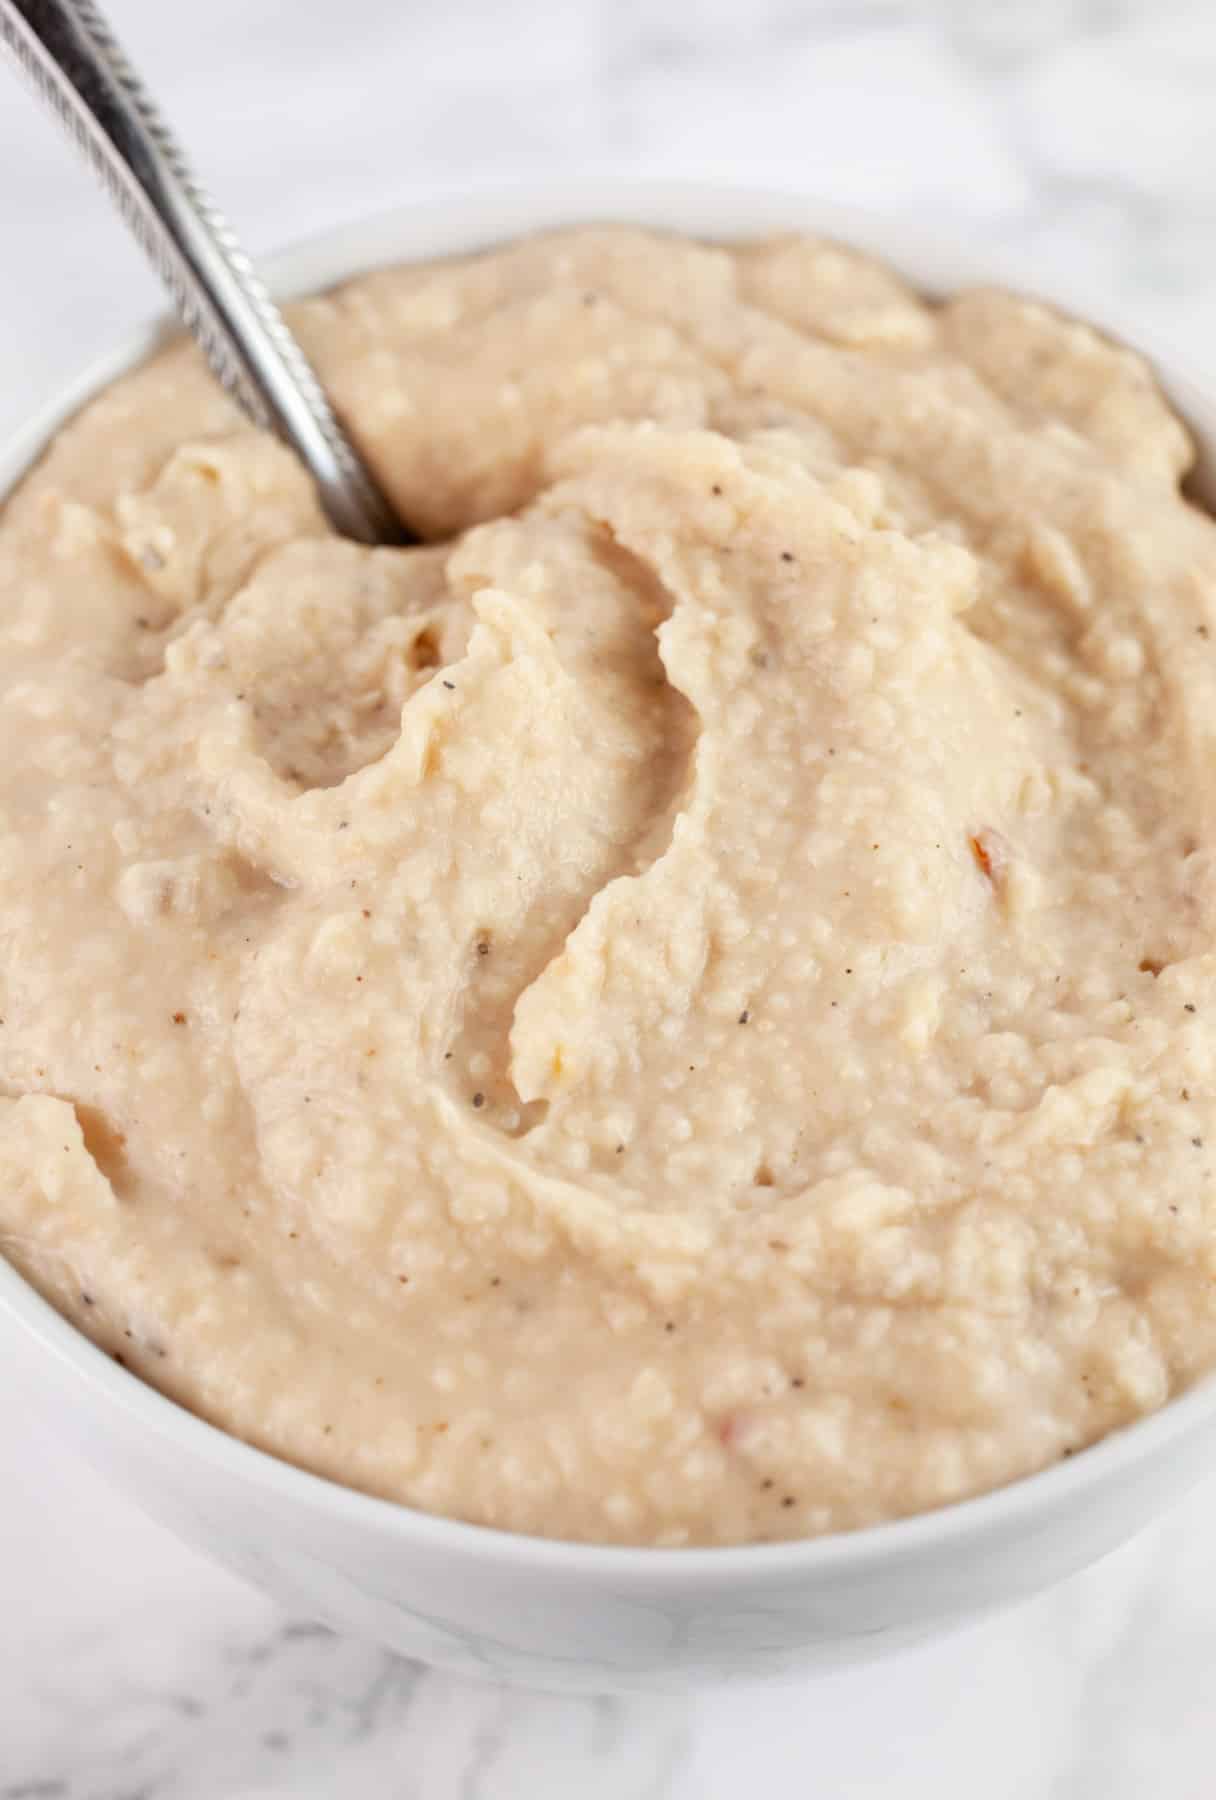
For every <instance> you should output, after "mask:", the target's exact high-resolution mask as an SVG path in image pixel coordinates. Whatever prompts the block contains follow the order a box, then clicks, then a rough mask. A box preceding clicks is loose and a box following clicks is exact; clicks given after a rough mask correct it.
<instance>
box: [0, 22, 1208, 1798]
mask: <svg viewBox="0 0 1216 1800" xmlns="http://www.w3.org/2000/svg"><path fill="white" fill-rule="evenodd" d="M110 10H111V13H112V16H113V17H114V20H115V22H116V24H117V25H118V26H119V28H120V29H121V31H122V32H123V33H124V35H125V37H126V40H127V43H128V46H129V48H131V49H132V51H133V52H134V53H135V56H136V60H137V61H138V62H139V63H140V64H141V65H142V66H143V68H144V69H145V71H146V73H147V74H148V75H149V76H150V77H151V78H152V80H153V83H154V85H155V86H156V87H158V88H159V90H160V91H161V92H162V93H163V95H164V96H165V98H166V101H167V104H168V105H169V107H170V110H171V111H172V113H173V115H174V116H175V117H176V118H177V119H178V120H179V122H180V126H181V130H182V132H183V135H184V136H185V137H186V139H187V141H188V142H189V143H190V144H191V145H192V146H193V147H194V149H195V151H196V154H197V160H198V162H199V164H200V166H201V168H202V170H203V172H204V174H205V176H206V177H207V179H208V180H209V182H210V184H211V185H212V187H213V188H214V190H215V191H216V193H217V194H218V195H220V196H221V197H222V199H223V201H224V203H225V204H226V206H227V207H228V209H229V211H230V212H231V213H232V215H233V217H234V219H235V221H236V223H237V224H238V226H239V227H240V228H241V229H242V231H243V232H244V233H245V234H246V235H247V237H248V239H249V241H250V243H251V244H252V245H253V247H254V248H265V247H269V246H270V245H272V244H273V243H276V242H282V241H284V240H286V239H290V238H292V237H293V236H299V235H301V234H303V233H305V232H307V231H311V230H313V229H318V228H321V227H323V226H325V225H328V224H331V223H333V222H336V221H337V220H339V219H341V218H343V217H348V216H351V215H353V214H355V213H357V212H367V211H371V210H374V209H375V208H377V207H380V206H386V205H389V204H391V203H393V202H395V201H398V200H401V199H405V198H408V197H410V196H412V195H419V194H423V193H426V192H429V191H433V190H434V189H435V188H436V187H438V186H439V185H441V184H448V185H453V186H470V185H475V184H476V183H478V182H479V181H484V180H486V179H487V178H488V177H490V176H492V177H493V178H494V179H496V180H503V179H511V178H514V177H519V178H523V179H527V178H529V177H543V176H545V175H546V174H552V173H554V172H555V171H557V170H560V171H561V172H563V173H566V174H569V173H571V172H574V171H578V170H586V171H597V172H615V173H632V174H640V173H647V174H667V175H673V174H678V175H687V176H698V175H700V176H710V177H717V178H723V177H726V178H732V179H736V180H740V181H748V180H750V181H766V180H767V181H774V182H777V183H780V184H781V185H785V186H789V185H802V186H805V187H807V188H809V189H813V190H816V191H820V192H823V193H825V194H830V195H835V196H837V197H840V198H844V199H847V200H850V201H854V202H860V203H863V204H866V205H869V206H872V207H875V208H878V209H889V210H892V211H897V212H903V211H906V210H907V209H909V208H911V207H933V208H935V209H939V210H940V211H941V212H942V213H943V214H953V215H955V217H956V218H957V217H959V216H962V217H963V218H965V219H966V220H967V222H968V223H967V228H968V229H969V230H970V231H972V232H974V233H975V234H976V235H981V236H982V235H986V236H987V237H989V238H991V239H992V240H993V241H997V240H999V241H1000V242H1002V243H1003V244H1004V245H1005V246H1006V247H1007V248H1009V247H1012V248H1014V249H1016V250H1018V251H1020V252H1021V253H1022V254H1023V255H1024V256H1025V258H1026V260H1027V267H1028V268H1030V267H1032V266H1033V264H1034V262H1035V260H1036V259H1044V258H1046V259H1050V261H1051V262H1052V264H1053V265H1054V266H1055V267H1061V268H1064V269H1066V270H1068V271H1069V272H1070V273H1072V274H1074V275H1081V276H1084V277H1085V278H1087V280H1088V281H1090V282H1091V283H1097V284H1099V285H1101V286H1102V287H1103V288H1105V289H1107V290H1109V291H1110V292H1111V293H1112V294H1114V295H1115V296H1116V297H1117V298H1118V299H1119V300H1120V301H1121V302H1122V303H1123V304H1124V305H1129V306H1134V307H1135V308H1137V309H1138V310H1139V312H1140V313H1141V314H1142V315H1143V317H1144V318H1145V320H1146V322H1148V323H1149V324H1151V325H1152V326H1154V327H1156V328H1157V329H1159V330H1162V331H1165V332H1167V333H1169V334H1171V335H1173V336H1174V337H1176V338H1177V339H1178V340H1179V341H1180V342H1182V343H1183V344H1184V345H1187V344H1189V345H1190V346H1191V347H1192V348H1199V347H1200V346H1206V343H1207V338H1208V335H1209V331H1210V327H1211V324H1212V322H1213V321H1216V174H1213V169H1214V168H1216V156H1214V155H1213V152H1214V151H1216V114H1214V113H1213V110H1212V107H1211V104H1210V96H1211V92H1212V85H1213V78H1214V77H1216V10H1214V9H1213V8H1212V7H1211V4H1210V0H1013V3H1012V4H1010V3H1007V0H749V3H748V4H746V5H744V4H740V3H739V0H667V4H664V5H658V4H655V5H648V4H646V0H599V3H596V0H532V3H531V4H529V3H527V0H520V3H519V4H517V5H512V6H511V7H510V8H508V7H507V6H506V5H505V3H503V0H446V4H445V5H443V6H422V5H411V6H402V5H401V4H400V3H399V0H347V3H346V4H345V5H343V6H334V5H331V4H326V3H324V0H294V4H291V5H288V4H285V3H284V0H210V4H209V5H208V6H207V7H206V8H181V7H176V6H169V5H165V4H164V3H163V0H160V3H159V4H158V0H111V7H110ZM508 12H509V15H510V19H509V24H508V23H507V16H508ZM0 219H2V220H3V223H4V230H5V238H4V254H3V258H2V259H0V268H2V271H3V274H2V277H0V434H2V433H3V432H4V431H5V430H6V429H8V428H9V427H11V426H12V425H13V424H15V423H16V422H17V421H18V419H19V418H20V417H21V416H22V414H23V413H24V412H26V411H28V409H29V408H30V407H31V406H32V405H34V404H36V403H37V402H38V401H39V400H40V399H41V398H43V397H45V396H47V395H49V394H50V393H51V392H52V391H53V390H54V387H55V386H56V384H58V383H59V382H61V381H62V379H63V376H64V374H65V373H68V372H70V371H72V370H73V369H74V368H76V367H77V366H78V365H80V364H81V363H82V362H84V361H86V360H87V359H88V357H89V356H90V355H91V354H92V353H93V352H94V351H96V350H99V349H101V348H103V347H104V346H105V345H106V344H107V343H108V342H110V341H111V340H112V339H113V337H114V336H115V334H116V333H117V332H119V331H121V330H122V329H124V328H125V326H126V325H127V324H128V323H129V322H130V321H131V319H132V318H133V317H136V316H139V315H141V314H143V313H146V312H147V311H149V310H150V309H151V308H152V307H154V306H155V304H156V302H157V295H156V290H155V287H154V284H153V282H152V280H151V278H150V276H148V275H147V274H146V272H145V271H144V269H143V268H142V266H141V265H140V263H139V261H138V259H137V257H136V256H135V254H134V252H133V251H131V250H130V249H129V248H128V246H127V244H126V243H125V241H124V240H123V238H122V236H121V234H120V233H119V231H118V230H117V228H116V227H115V225H114V224H113V222H112V221H111V219H110V218H109V217H108V215H107V213H106V211H105V209H104V207H103V206H102V205H101V204H100V202H98V201H97V200H96V199H95V196H94V192H93V189H92V186H91V184H90V182H89V179H88V178H87V177H86V176H85V175H84V174H83V173H82V172H81V171H80V170H78V168H77V167H76V166H75V164H74V162H73V160H72V158H71V156H70V154H69V152H68V150H67V148H66V146H65V145H64V144H62V143H61V142H60V141H59V139H58V137H57V136H55V135H54V134H53V133H52V132H51V131H50V130H49V129H48V128H47V127H46V126H44V124H43V121H42V120H41V119H40V118H39V116H38V115H37V113H36V111H35V109H34V106H33V104H32V102H29V101H27V100H26V99H25V98H24V97H23V96H21V95H20V94H19V93H18V92H17V90H16V89H15V88H10V87H9V86H7V85H4V86H3V91H2V95H0ZM1214 1499H1216V1487H1214V1486H1213V1485H1212V1484H1209V1485H1208V1486H1207V1488H1206V1490H1204V1491H1201V1492H1200V1493H1199V1494H1197V1495H1196V1496H1195V1497H1194V1498H1193V1499H1192V1500H1191V1501H1190V1502H1189V1503H1188V1504H1187V1505H1186V1506H1185V1507H1183V1508H1182V1509H1180V1510H1179V1511H1178V1512H1176V1513H1175V1514H1174V1515H1173V1516H1172V1517H1171V1518H1169V1519H1168V1520H1166V1521H1165V1522H1164V1523H1163V1524H1162V1525H1161V1526H1159V1527H1158V1528H1157V1529H1156V1530H1154V1531H1152V1532H1151V1533H1149V1534H1147V1535H1146V1536H1144V1537H1143V1538H1141V1539H1140V1540H1139V1541H1138V1542H1137V1543H1135V1544H1133V1545H1132V1546H1131V1547H1130V1548H1129V1549H1127V1550H1125V1551H1123V1552H1121V1553H1119V1554H1118V1555H1117V1556H1116V1557H1114V1558H1112V1559H1110V1560H1108V1561H1107V1562H1106V1563H1104V1564H1102V1565H1101V1566H1100V1567H1098V1568H1097V1569H1095V1570H1093V1571H1091V1572H1090V1573H1089V1574H1087V1575H1085V1576H1083V1577H1081V1578H1079V1579H1077V1580H1075V1581H1073V1582H1071V1583H1070V1584H1068V1585H1067V1586H1065V1587H1064V1588H1061V1589H1057V1590H1056V1592H1054V1593H1053V1594H1050V1595H1048V1596H1046V1597H1045V1598H1043V1599H1042V1600H1039V1601H1036V1602H1034V1603H1033V1604H1031V1605H1029V1606H1027V1607H1024V1608H1022V1609H1021V1610H1020V1611H1019V1612H1017V1613H1014V1614H1011V1615H1008V1616H1006V1617H1004V1618H1002V1619H999V1620H997V1621H995V1622H993V1623H991V1624H989V1625H986V1626H984V1627H982V1628H980V1629H977V1630H974V1631H972V1632H970V1633H969V1634H967V1635H966V1636H965V1637H962V1638H957V1639H954V1640H952V1641H949V1642H947V1643H944V1644H940V1645H935V1646H932V1647H930V1648H928V1649H924V1650H919V1651H916V1652H911V1653H907V1654H905V1655H903V1656H901V1657H899V1658H897V1659H895V1660H892V1661H890V1662H888V1663H886V1664H883V1665H879V1666H877V1667H875V1668H872V1669H869V1670H864V1671H861V1672H858V1673H854V1674H849V1675H844V1676H836V1677H833V1678H831V1679H827V1680H824V1679H820V1680H818V1681H816V1682H813V1683H812V1682H804V1683H801V1684H794V1685H786V1686H781V1687H772V1688H766V1689H753V1690H750V1691H749V1690H732V1691H731V1692H729V1693H725V1694H715V1693H706V1694H704V1695H701V1696H697V1697H696V1698H694V1699H691V1700H688V1701H680V1700H668V1699H664V1700H655V1701H653V1702H648V1701H645V1700H638V1699H630V1700H615V1699H605V1700H586V1701H584V1700H576V1699H558V1698H552V1697H545V1696H529V1695H526V1694H518V1693H514V1694H512V1693H507V1692H505V1691H500V1690H497V1689H494V1688H489V1687H480V1686H475V1685H473V1684H471V1683H465V1682H459V1681H455V1680H452V1679H449V1678H447V1677H444V1676H441V1675H436V1674H433V1673H429V1672H427V1671H423V1670H420V1669H416V1668H413V1667H411V1666H410V1665H408V1664H403V1663H400V1662H396V1661H394V1660H393V1659H391V1658H388V1657H386V1656H383V1655H381V1654H380V1653H378V1652H377V1651H375V1650H372V1649H369V1648H367V1647H365V1646H363V1645H360V1644H357V1643H354V1642H349V1641H346V1640H343V1639H341V1638H337V1637H334V1636H332V1635H331V1634H329V1633H327V1632H324V1631H321V1630H320V1629H318V1628H317V1627H315V1626H312V1625H310V1624H309V1623H308V1621H306V1620H300V1619H293V1618H290V1617H287V1616H285V1615H283V1614H282V1613H281V1612H280V1611H279V1610H278V1609H276V1607H274V1606H273V1605H272V1604H271V1603H270V1602H268V1601H267V1600H265V1599H263V1598H262V1597H261V1596H259V1595H258V1594H256V1593H254V1592H253V1591H251V1590H249V1589H247V1588H245V1587H243V1586H241V1585H240V1584H239V1583H238V1582H236V1581H235V1580H234V1579H233V1578H232V1577H230V1576H228V1575H225V1574H222V1573H220V1572H219V1571H218V1570H216V1569H213V1568H211V1567H209V1566H208V1565H206V1564H204V1563H203V1562H201V1561H200V1560H198V1559H197V1558H196V1557H195V1556H194V1555H193V1554H191V1553H190V1552H188V1551H186V1550H183V1549H182V1548H180V1547H179V1546H178V1545H177V1544H175V1543H174V1542H173V1541H172V1540H171V1539H170V1538H168V1537H167V1536H166V1535H165V1534H164V1533H162V1532H161V1531H160V1530H159V1529H157V1528H155V1527H153V1526H151V1525H149V1524H146V1523H145V1522H144V1521H143V1520H141V1519H140V1518H139V1517H138V1515H136V1514H135V1513H134V1512H133V1511H132V1510H131V1509H130V1508H129V1507H128V1506H127V1505H126V1504H125V1503H123V1502H120V1501H118V1500H117V1499H115V1498H113V1497H112V1496H111V1495H110V1494H109V1493H108V1492H107V1491H106V1490H105V1488H103V1487H102V1485H101V1484H100V1483H99V1482H98V1480H97V1479H96V1478H95V1477H94V1476H93V1475H92V1474H90V1473H89V1472H88V1471H87V1470H86V1469H85V1468H84V1467H83V1466H82V1465H80V1464H78V1463H77V1462H76V1461H75V1460H74V1459H72V1458H71V1457H69V1455H68V1453H67V1452H66V1451H64V1450H61V1449H60V1448H59V1447H58V1445H57V1444H56V1443H54V1442H53V1441H52V1440H50V1439H49V1438H48V1437H47V1436H46V1435H45V1427H44V1426H43V1425H42V1423H41V1422H40V1421H39V1420H37V1419H36V1418H34V1417H32V1416H31V1414H30V1411H29V1408H28V1406H27V1403H26V1401H25V1398H24V1396H23V1395H22V1394H21V1393H20V1392H14V1391H12V1389H11V1388H10V1387H0V1800H270V1797H271V1796H276V1797H277V1796H292V1797H293V1800H323V1797H324V1800H328V1797H329V1796H337V1795H343V1796H345V1795H356V1796H359V1800H364V1797H365V1796H366V1797H368V1800H370V1797H371V1796H378V1795H380V1794H384V1795H389V1794H391V1795H394V1796H402V1797H403V1800H405V1797H408V1800H457V1797H459V1800H517V1797H518V1800H550V1797H552V1800H558V1797H559V1796H560V1797H561V1800H566V1797H568V1796H571V1795H578V1796H579V1797H580V1800H635V1797H636V1800H642V1797H643V1796H645V1797H647V1800H738V1797H739V1796H743V1795H745V1794H748V1793H762V1794H764V1795H766V1796H771V1797H772V1800H784V1797H785V1796H787V1795H788V1796H791V1797H792V1796H795V1795H797V1796H806V1795H809V1794H814V1795H820V1794H822V1795H824V1796H831V1797H832V1800H835V1796H838V1795H841V1796H849V1797H850V1800H852V1797H854V1796H858V1797H860V1796H867V1797H869V1796H873V1797H874V1800H888V1797H892V1796H898V1797H899V1800H921V1797H922V1796H924V1797H925V1800H928V1796H930V1795H932V1796H934V1800H955V1797H956V1796H957V1797H958V1800H963V1797H964V1796H966V1797H968V1800H970V1797H971V1796H973V1795H976V1794H983V1795H984V1796H985V1800H1014V1797H1015V1796H1016V1800H1144V1797H1145V1796H1147V1795H1152V1796H1158V1795H1159V1796H1162V1797H1163V1800H1164V1797H1166V1796H1168V1800H1209V1797H1210V1796H1211V1795H1212V1793H1213V1791H1214V1786H1213V1783H1214V1780H1216V1778H1214V1777H1213V1775H1212V1773H1211V1770H1212V1768H1213V1765H1214V1763H1216V1702H1214V1700H1213V1695H1214V1694H1216V1522H1214V1521H1213V1517H1212V1506H1213V1500H1214Z"/></svg>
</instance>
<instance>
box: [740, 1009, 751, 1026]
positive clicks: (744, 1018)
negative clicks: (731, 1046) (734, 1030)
mask: <svg viewBox="0 0 1216 1800" xmlns="http://www.w3.org/2000/svg"><path fill="white" fill-rule="evenodd" d="M751 1016H752V1015H751V1013H750V1011H749V1010H748V1008H747V1007H746V1006H745V1007H744V1008H743V1011H742V1012H741V1013H740V1014H739V1023H740V1025H746V1024H747V1022H748V1020H749V1019H750V1018H751Z"/></svg>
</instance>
